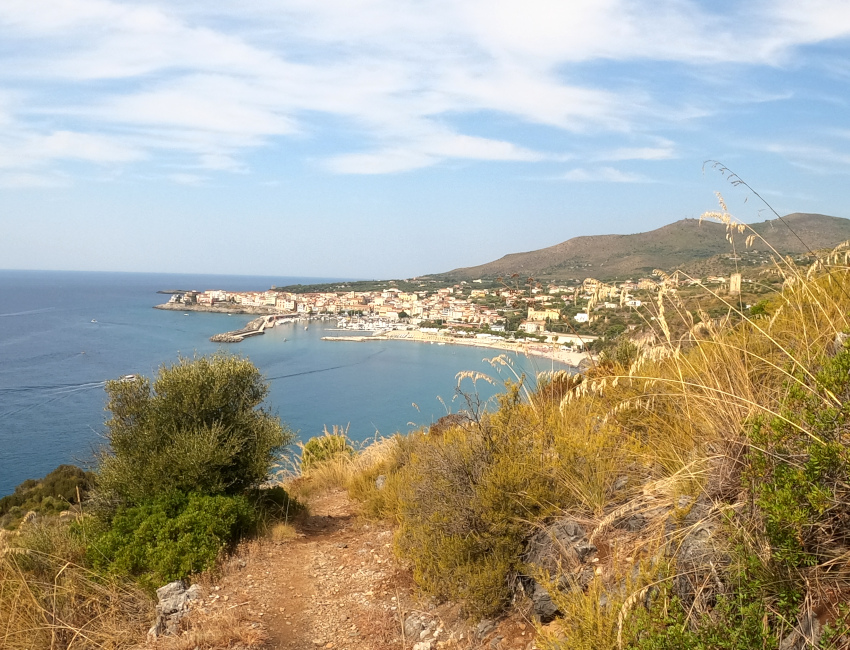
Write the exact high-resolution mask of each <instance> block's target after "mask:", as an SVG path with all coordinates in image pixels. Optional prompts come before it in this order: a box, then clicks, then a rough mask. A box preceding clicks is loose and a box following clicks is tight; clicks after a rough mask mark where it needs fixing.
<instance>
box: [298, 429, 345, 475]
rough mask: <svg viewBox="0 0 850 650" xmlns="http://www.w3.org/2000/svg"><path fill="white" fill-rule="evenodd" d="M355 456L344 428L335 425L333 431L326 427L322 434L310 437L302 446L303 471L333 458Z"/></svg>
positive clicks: (307, 470)
mask: <svg viewBox="0 0 850 650" xmlns="http://www.w3.org/2000/svg"><path fill="white" fill-rule="evenodd" d="M352 456H354V447H353V446H352V445H351V442H350V441H349V440H348V437H347V436H346V435H345V432H344V430H342V429H340V428H339V427H336V426H335V427H334V431H333V433H331V432H329V431H328V430H327V429H325V432H324V434H323V435H321V436H315V437H314V438H310V439H309V440H308V441H307V442H305V443H304V444H303V445H302V446H301V471H302V472H303V473H306V472H309V471H310V468H312V467H315V466H316V464H317V463H321V462H324V461H328V460H331V459H333V458H339V457H346V458H351V457H352Z"/></svg>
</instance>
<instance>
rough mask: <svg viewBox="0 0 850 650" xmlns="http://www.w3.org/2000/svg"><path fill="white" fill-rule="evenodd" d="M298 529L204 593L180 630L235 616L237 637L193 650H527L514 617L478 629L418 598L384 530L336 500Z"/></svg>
mask: <svg viewBox="0 0 850 650" xmlns="http://www.w3.org/2000/svg"><path fill="white" fill-rule="evenodd" d="M296 529H297V536H296V537H294V538H293V539H290V540H287V541H280V542H275V541H271V540H261V541H257V542H252V543H251V544H248V545H245V546H243V547H242V548H241V549H240V550H239V552H238V553H237V554H235V555H234V556H233V557H232V558H231V559H230V560H228V562H227V563H226V565H225V566H224V568H223V570H222V573H221V575H220V576H219V577H218V578H217V579H214V580H211V581H209V582H207V583H206V584H204V585H203V587H204V597H203V599H202V600H201V601H200V602H198V603H197V605H196V606H195V607H194V611H193V612H192V614H191V615H190V617H189V619H188V621H187V624H188V625H187V627H191V625H192V619H193V618H194V619H198V620H204V621H206V622H207V623H206V624H209V621H211V620H214V619H215V617H216V616H224V615H225V614H226V615H228V616H231V617H232V615H233V613H237V612H238V615H239V616H238V618H239V624H240V626H241V627H242V629H243V633H240V634H235V635H230V636H228V637H227V638H228V639H230V640H227V641H225V639H224V638H222V639H220V640H218V641H217V642H215V643H211V644H210V645H206V646H205V644H203V643H202V644H200V645H198V646H197V647H198V648H199V650H203V648H204V647H208V648H213V647H223V648H240V647H241V648H263V649H264V650H278V649H279V650H287V649H290V648H295V649H302V648H304V649H306V648H312V649H317V648H328V649H330V648H334V649H338V650H346V649H350V650H384V649H388V648H393V649H409V650H412V649H414V646H415V650H437V649H438V648H490V649H492V650H508V649H516V650H520V649H522V650H531V649H532V648H534V647H535V646H534V636H535V630H534V626H533V625H532V624H531V622H530V621H528V620H525V619H524V618H523V617H522V616H521V615H519V614H518V613H514V614H512V615H511V616H509V617H507V618H505V619H503V620H501V621H498V622H496V621H494V622H492V623H490V622H486V621H485V622H484V624H483V625H482V624H481V623H479V622H470V621H467V620H465V619H464V617H463V615H462V612H461V608H460V607H458V606H457V605H451V604H442V605H437V604H436V603H433V602H428V600H427V599H425V600H423V599H420V598H417V595H416V592H415V589H414V585H413V582H412V580H411V577H410V571H409V570H408V569H406V568H405V567H404V566H402V565H401V564H400V563H399V562H398V560H396V558H395V557H394V556H393V553H392V530H391V528H390V527H389V526H388V525H386V524H381V523H374V522H368V521H365V520H363V519H361V518H359V517H358V516H357V514H356V507H355V505H354V504H353V503H352V502H351V501H350V500H349V498H348V496H347V494H346V493H345V492H344V491H341V490H336V491H331V492H329V493H326V494H324V495H322V496H319V497H316V498H315V499H314V501H313V502H311V504H310V515H309V516H306V517H304V518H303V519H302V520H301V521H300V522H298V523H297V525H296ZM405 623H407V624H406V625H405ZM212 636H215V635H212ZM211 638H212V637H211ZM249 640H250V641H249ZM190 650H191V649H190Z"/></svg>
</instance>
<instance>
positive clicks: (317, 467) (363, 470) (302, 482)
mask: <svg viewBox="0 0 850 650" xmlns="http://www.w3.org/2000/svg"><path fill="white" fill-rule="evenodd" d="M397 445H398V439H397V438H396V437H392V438H376V439H375V440H372V441H366V442H365V443H363V444H362V445H359V446H358V447H355V452H354V453H353V454H351V455H349V454H339V455H336V456H333V457H332V458H328V459H325V460H320V461H315V462H314V463H312V464H311V465H310V467H309V469H307V470H304V471H303V472H302V471H301V470H300V468H299V469H296V471H294V472H292V474H291V475H290V476H289V477H286V478H284V479H283V483H284V486H285V487H286V489H287V491H289V492H290V493H291V494H292V495H293V496H295V497H296V498H299V499H303V500H306V501H309V499H310V498H311V497H312V496H315V495H316V494H321V493H323V492H326V491H327V490H331V489H335V488H343V489H351V488H352V487H353V486H354V485H355V483H356V482H358V481H360V480H363V478H364V477H366V476H369V477H371V478H372V480H374V477H375V476H377V474H376V473H375V472H376V471H379V468H380V467H381V466H382V465H383V464H385V463H386V462H388V461H389V459H391V458H392V457H393V455H394V453H395V450H396V447H397ZM373 474H374V476H372V475H373Z"/></svg>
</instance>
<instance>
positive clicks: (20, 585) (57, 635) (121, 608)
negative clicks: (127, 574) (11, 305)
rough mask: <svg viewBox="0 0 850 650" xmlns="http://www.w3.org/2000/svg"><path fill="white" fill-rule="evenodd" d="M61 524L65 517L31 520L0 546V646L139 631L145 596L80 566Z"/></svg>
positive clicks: (124, 640) (60, 645)
mask: <svg viewBox="0 0 850 650" xmlns="http://www.w3.org/2000/svg"><path fill="white" fill-rule="evenodd" d="M66 530H67V526H64V524H57V523H50V522H48V523H44V522H42V523H37V524H33V525H32V526H30V527H29V529H28V530H26V529H25V530H24V531H22V532H23V534H22V535H21V536H20V537H18V538H14V539H10V540H9V543H10V546H8V547H7V548H5V549H4V550H3V551H2V555H0V647H2V648H4V649H8V650H31V649H33V650H34V649H36V648H38V649H40V648H50V649H51V650H60V649H61V650H71V649H76V648H81V649H82V648H86V649H89V648H97V649H110V650H111V649H119V648H129V647H132V646H133V645H135V644H137V643H138V641H139V639H141V638H144V634H145V632H146V630H147V628H148V626H149V625H150V623H151V621H150V619H151V613H152V611H153V603H152V602H151V599H150V597H149V596H148V595H147V594H145V593H144V592H142V591H141V590H140V589H139V588H137V587H136V586H134V585H132V584H130V583H127V582H125V581H122V580H118V579H109V578H105V577H104V576H100V575H97V574H95V573H93V572H91V571H89V570H88V569H86V568H85V567H84V566H82V564H81V563H80V561H79V560H80V556H79V548H76V547H75V545H74V544H73V541H72V540H70V539H69V538H68V537H67V532H65V531H66Z"/></svg>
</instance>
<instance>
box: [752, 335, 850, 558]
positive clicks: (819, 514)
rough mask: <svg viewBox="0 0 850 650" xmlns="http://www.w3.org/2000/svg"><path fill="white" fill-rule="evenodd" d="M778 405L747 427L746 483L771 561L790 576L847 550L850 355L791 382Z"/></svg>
mask: <svg viewBox="0 0 850 650" xmlns="http://www.w3.org/2000/svg"><path fill="white" fill-rule="evenodd" d="M780 406H781V411H780V415H779V416H777V417H773V418H766V417H760V418H757V419H755V420H754V422H753V423H752V425H751V426H750V428H749V432H748V435H749V438H750V440H751V441H752V442H753V446H752V449H751V451H750V455H749V467H748V473H747V479H748V480H749V482H750V486H751V489H752V490H753V492H754V494H755V497H756V504H757V506H758V508H759V511H760V513H761V515H762V517H763V520H764V529H765V534H766V537H767V540H768V541H769V542H770V545H771V551H772V557H773V560H774V561H775V562H777V563H780V564H782V565H784V567H785V568H786V570H789V571H790V570H796V569H802V568H804V567H810V566H815V565H817V564H819V563H821V562H823V561H826V560H828V559H829V558H831V557H836V556H837V555H838V554H840V553H842V552H845V551H847V550H850V529H848V526H847V522H848V521H850V503H848V500H850V453H848V448H847V440H846V439H845V435H846V434H845V430H846V428H847V425H848V423H850V350H848V349H847V348H844V349H842V350H841V351H839V353H838V354H836V355H835V356H834V357H831V358H829V359H827V360H826V361H825V362H824V363H823V364H822V366H821V369H820V371H819V372H818V373H817V374H816V375H815V376H814V377H812V378H809V379H807V380H806V381H803V380H802V379H801V380H798V381H797V382H795V383H794V384H793V385H792V386H791V387H790V388H789V390H788V391H787V393H786V395H785V397H784V398H783V399H782V401H781V402H780Z"/></svg>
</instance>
